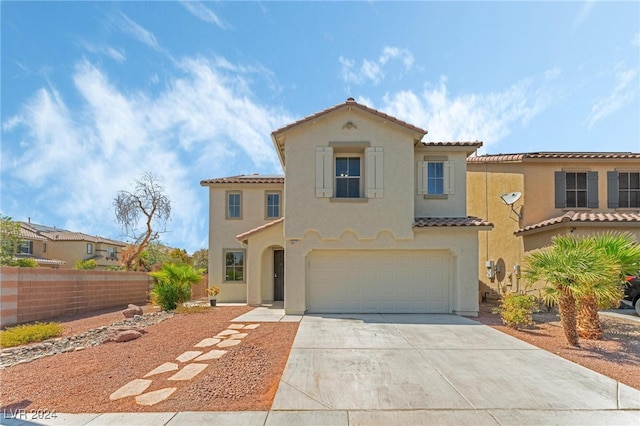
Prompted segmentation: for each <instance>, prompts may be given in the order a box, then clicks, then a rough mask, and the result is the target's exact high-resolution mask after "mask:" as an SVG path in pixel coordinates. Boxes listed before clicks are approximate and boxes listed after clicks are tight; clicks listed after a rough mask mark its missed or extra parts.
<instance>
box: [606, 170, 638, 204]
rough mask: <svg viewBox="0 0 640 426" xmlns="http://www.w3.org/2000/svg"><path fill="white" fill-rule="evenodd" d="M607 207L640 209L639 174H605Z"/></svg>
mask: <svg viewBox="0 0 640 426" xmlns="http://www.w3.org/2000/svg"><path fill="white" fill-rule="evenodd" d="M607 192H608V194H607V207H609V208H614V209H615V208H638V207H640V172H617V171H613V172H607Z"/></svg>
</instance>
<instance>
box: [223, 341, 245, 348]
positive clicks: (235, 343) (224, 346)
mask: <svg viewBox="0 0 640 426" xmlns="http://www.w3.org/2000/svg"><path fill="white" fill-rule="evenodd" d="M240 342H241V340H240V339H235V340H234V339H229V340H223V341H222V342H220V343H218V347H219V348H228V347H229V346H235V345H239V344H240Z"/></svg>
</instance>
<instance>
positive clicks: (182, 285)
mask: <svg viewBox="0 0 640 426" xmlns="http://www.w3.org/2000/svg"><path fill="white" fill-rule="evenodd" d="M149 275H151V276H152V277H154V278H155V279H156V283H155V285H154V286H153V290H151V301H152V302H153V303H154V304H156V305H158V306H160V308H162V310H164V311H173V310H174V309H176V308H177V307H178V305H181V304H182V303H184V302H186V301H188V300H190V299H191V286H192V285H193V284H197V283H199V282H200V281H202V273H201V272H200V271H198V270H197V269H195V268H194V267H193V266H191V265H186V264H174V263H165V264H164V265H162V269H161V270H160V271H156V272H150V273H149Z"/></svg>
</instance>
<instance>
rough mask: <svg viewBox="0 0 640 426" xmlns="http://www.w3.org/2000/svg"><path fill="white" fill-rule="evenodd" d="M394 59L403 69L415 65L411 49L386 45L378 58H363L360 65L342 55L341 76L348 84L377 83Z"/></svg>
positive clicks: (340, 61) (383, 76)
mask: <svg viewBox="0 0 640 426" xmlns="http://www.w3.org/2000/svg"><path fill="white" fill-rule="evenodd" d="M392 61H398V62H400V63H401V64H402V69H403V71H407V70H409V69H410V68H411V67H412V66H413V63H414V57H413V55H412V54H411V52H410V51H409V50H407V49H400V48H398V47H392V46H387V47H384V48H383V49H382V53H380V55H379V56H378V57H377V58H376V59H367V58H364V59H362V62H361V64H360V66H357V63H356V61H355V60H353V59H349V58H345V57H343V56H340V57H339V58H338V62H339V63H340V65H341V69H340V76H341V78H342V80H343V81H344V82H345V83H347V84H355V85H362V84H365V83H367V82H372V83H373V84H374V85H377V84H379V83H380V82H381V81H382V80H383V79H384V78H385V70H384V69H385V67H387V66H389V65H391V62H392Z"/></svg>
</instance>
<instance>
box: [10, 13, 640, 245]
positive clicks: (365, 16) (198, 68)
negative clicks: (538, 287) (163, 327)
mask: <svg viewBox="0 0 640 426" xmlns="http://www.w3.org/2000/svg"><path fill="white" fill-rule="evenodd" d="M0 8H1V10H0V12H1V28H2V29H1V31H2V34H1V36H2V40H1V42H2V45H1V58H0V59H1V64H2V69H1V71H2V73H1V80H2V81H1V120H0V121H1V125H2V128H1V133H0V136H1V141H2V151H1V153H2V172H1V176H0V178H1V184H2V187H1V190H2V192H1V207H0V211H1V212H2V214H5V215H9V216H12V217H13V218H14V219H16V220H27V218H28V217H30V218H31V220H32V221H33V222H35V223H41V224H45V225H51V226H57V227H60V228H67V229H71V230H75V231H81V232H85V233H89V234H98V235H101V236H105V237H110V238H120V239H124V237H123V236H122V233H121V229H120V227H119V225H118V224H117V223H116V222H115V216H114V213H113V207H112V202H113V199H114V198H115V197H116V193H117V191H118V190H120V189H131V183H132V182H133V180H134V179H137V178H139V177H140V176H141V175H142V174H143V173H144V172H152V173H154V174H156V175H158V176H159V177H161V178H162V179H163V183H164V185H165V187H166V191H167V194H168V195H169V197H170V199H171V202H172V206H173V212H172V220H171V222H169V223H168V226H167V231H168V232H167V233H166V234H163V235H162V237H161V239H162V241H163V242H165V243H166V244H169V245H171V246H174V247H180V248H185V249H186V250H187V251H189V252H193V251H194V250H197V249H199V248H203V247H207V231H208V216H207V209H208V193H207V190H206V189H205V188H202V187H200V185H199V182H200V181H201V180H202V179H209V178H215V177H221V176H230V175H237V174H245V173H263V174H274V173H278V174H279V173H282V170H281V168H280V164H279V162H278V159H277V156H276V154H275V151H274V150H273V147H272V142H271V138H270V133H271V132H272V131H273V130H275V129H277V128H280V127H282V126H284V125H286V124H289V123H291V122H292V121H294V120H297V119H300V118H302V117H304V116H307V115H310V114H313V113H315V112H318V111H320V110H323V109H325V108H328V107H331V106H333V105H336V104H338V103H342V102H344V101H345V100H346V99H347V98H348V97H350V96H352V97H354V98H355V99H356V100H357V101H359V102H361V103H364V104H366V105H368V106H370V107H373V108H376V109H379V110H381V111H383V112H386V113H388V114H391V115H394V116H396V117H398V118H400V119H403V120H406V121H408V122H410V123H412V124H415V125H417V126H419V127H422V128H425V129H427V130H428V131H429V134H428V135H427V136H426V137H425V141H467V140H481V141H483V142H484V147H483V148H482V150H481V151H480V153H513V152H532V151H633V152H640V118H639V117H640V76H639V72H640V3H639V2H604V1H597V2H535V3H534V2H531V3H529V2H527V3H525V2H469V3H467V2H393V3H392V2H375V1H372V2H269V1H263V2H218V1H216V2H13V1H2V2H0Z"/></svg>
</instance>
